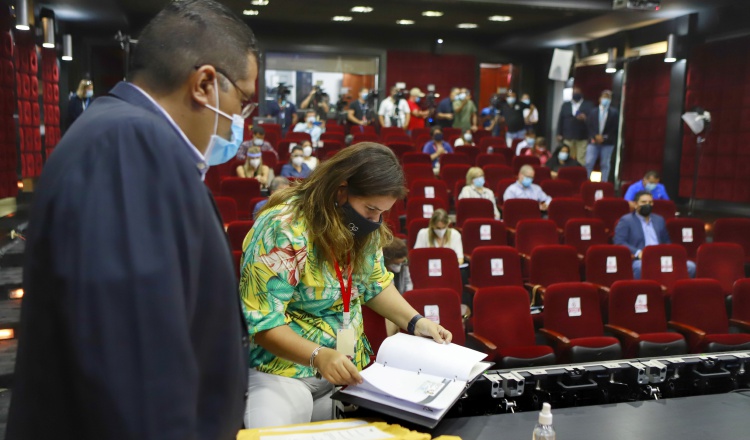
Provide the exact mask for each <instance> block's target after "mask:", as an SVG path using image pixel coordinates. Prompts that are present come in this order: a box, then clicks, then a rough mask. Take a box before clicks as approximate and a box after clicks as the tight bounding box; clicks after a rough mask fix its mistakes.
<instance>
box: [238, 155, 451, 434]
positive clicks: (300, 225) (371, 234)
mask: <svg viewBox="0 0 750 440" xmlns="http://www.w3.org/2000/svg"><path fill="white" fill-rule="evenodd" d="M404 183H405V178H404V174H403V171H402V170H401V164H400V163H399V160H398V158H397V157H396V155H395V154H393V152H392V151H391V150H389V149H388V148H386V147H384V146H382V145H378V144H374V143H367V142H363V143H359V144H356V145H352V146H351V147H348V148H344V149H343V150H341V151H340V152H339V153H338V154H336V155H335V156H333V157H332V158H331V159H329V160H327V161H325V162H323V163H321V164H320V166H319V167H318V170H317V171H316V172H315V173H313V175H312V176H311V177H310V179H308V180H305V181H304V182H302V183H301V184H298V185H294V186H291V187H289V188H287V189H284V190H281V191H278V192H276V193H275V194H274V195H272V196H271V198H270V199H269V201H268V204H267V205H266V207H265V208H264V209H263V211H261V212H260V214H259V215H258V218H257V220H256V221H255V224H254V227H253V229H251V230H250V232H249V233H248V235H247V237H246V238H245V242H244V244H243V259H242V270H241V273H242V277H241V279H240V288H239V292H240V297H241V300H242V303H243V305H244V306H245V310H246V313H245V318H246V319H247V324H248V327H249V329H250V335H251V337H252V344H251V346H250V367H251V369H250V372H249V386H248V399H247V409H246V412H245V426H246V427H247V428H258V427H269V426H277V425H289V424H293V423H309V422H310V421H311V420H312V421H318V420H327V419H329V418H330V417H331V413H332V401H331V399H330V394H331V392H332V391H333V387H334V385H355V384H359V383H362V378H361V376H360V374H359V371H360V370H362V369H363V368H364V367H365V366H367V364H368V363H369V362H370V356H371V355H372V354H373V353H372V349H371V347H370V343H369V342H368V340H367V337H366V336H365V334H364V332H363V327H362V307H363V306H366V307H370V308H371V309H372V310H373V311H375V312H376V313H378V314H380V315H381V316H383V317H384V318H386V319H387V320H389V321H391V322H393V323H395V324H396V325H397V326H398V328H400V329H403V330H405V331H407V332H408V333H410V334H415V335H420V336H425V337H430V338H433V339H434V340H435V341H437V342H449V341H450V340H451V338H452V335H451V333H450V332H449V331H447V330H445V329H444V328H443V327H441V326H440V325H438V324H436V323H434V322H432V321H430V320H429V319H425V318H424V317H423V316H422V315H420V314H419V313H418V312H417V311H416V310H414V308H413V307H411V306H410V305H409V304H408V303H407V302H406V301H405V300H404V299H403V297H402V296H401V294H400V293H399V291H398V290H397V289H396V287H395V286H394V284H393V274H392V273H391V272H389V271H388V269H387V267H386V265H385V262H384V258H383V249H382V248H383V246H386V245H388V243H390V241H391V240H392V239H393V234H392V233H391V231H390V230H389V229H388V226H386V224H385V222H383V213H384V212H386V211H388V210H389V209H391V207H392V206H393V204H394V203H396V201H397V200H399V199H402V198H403V197H404V196H405V194H406V189H405V188H404Z"/></svg>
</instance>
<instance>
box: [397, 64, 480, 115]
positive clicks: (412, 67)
mask: <svg viewBox="0 0 750 440" xmlns="http://www.w3.org/2000/svg"><path fill="white" fill-rule="evenodd" d="M476 69H477V62H476V58H475V57H473V56H471V55H433V54H431V53H427V52H403V51H388V55H387V68H386V81H387V83H386V85H385V91H386V93H389V92H390V88H391V87H392V86H393V85H394V84H396V83H397V82H405V83H406V87H407V88H409V89H411V88H412V87H419V88H420V89H422V92H424V91H425V90H426V87H427V84H435V91H436V92H437V93H439V94H440V99H442V98H444V97H447V96H448V94H449V93H450V89H451V87H466V88H468V89H469V90H474V87H475V86H476V75H477V71H476ZM476 98H477V97H476V96H475V97H474V102H475V104H477V107H479V105H478V103H477V102H476V101H477V100H476Z"/></svg>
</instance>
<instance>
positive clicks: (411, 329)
mask: <svg viewBox="0 0 750 440" xmlns="http://www.w3.org/2000/svg"><path fill="white" fill-rule="evenodd" d="M422 318H424V316H422V315H420V314H419V313H417V314H416V315H414V317H413V318H411V321H409V324H408V325H407V326H406V332H407V333H409V334H410V335H413V334H414V331H415V330H416V327H417V321H419V320H420V319H422Z"/></svg>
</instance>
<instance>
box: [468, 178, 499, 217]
mask: <svg viewBox="0 0 750 440" xmlns="http://www.w3.org/2000/svg"><path fill="white" fill-rule="evenodd" d="M461 199H485V200H489V201H490V202H492V208H493V209H494V210H495V220H500V211H498V210H497V205H496V204H495V193H493V192H492V190H491V189H489V188H485V187H484V171H482V169H481V168H479V167H471V168H469V171H467V172H466V186H465V187H463V189H462V190H461V193H460V194H459V195H458V200H461Z"/></svg>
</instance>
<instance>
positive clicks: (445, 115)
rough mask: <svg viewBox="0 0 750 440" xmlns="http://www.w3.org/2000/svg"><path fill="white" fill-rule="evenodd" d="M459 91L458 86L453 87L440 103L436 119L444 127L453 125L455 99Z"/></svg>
mask: <svg viewBox="0 0 750 440" xmlns="http://www.w3.org/2000/svg"><path fill="white" fill-rule="evenodd" d="M459 91H460V90H459V88H458V87H453V88H452V89H451V93H450V95H449V96H448V97H447V98H444V99H443V100H442V101H440V102H439V103H438V106H437V113H436V114H435V120H436V121H437V124H438V125H439V126H440V127H442V128H445V127H453V116H454V114H453V101H454V100H455V99H456V96H458V92H459Z"/></svg>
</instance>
